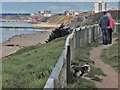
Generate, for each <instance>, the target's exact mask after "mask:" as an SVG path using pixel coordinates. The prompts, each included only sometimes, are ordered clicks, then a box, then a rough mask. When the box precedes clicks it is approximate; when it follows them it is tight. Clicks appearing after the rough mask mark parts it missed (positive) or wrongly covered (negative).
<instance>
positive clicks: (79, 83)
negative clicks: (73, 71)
mask: <svg viewBox="0 0 120 90" xmlns="http://www.w3.org/2000/svg"><path fill="white" fill-rule="evenodd" d="M96 46H98V44H97V43H92V44H91V45H88V46H86V47H81V48H79V49H76V51H75V59H74V60H72V62H71V64H72V65H75V66H77V65H84V64H85V63H89V64H90V65H91V70H90V72H89V73H88V75H87V77H89V78H91V80H87V79H83V78H77V77H74V76H73V79H72V81H71V83H69V84H68V86H67V87H68V88H89V89H90V88H91V89H92V88H96V86H95V83H94V81H101V80H100V79H99V78H97V77H96V75H98V76H99V75H104V76H105V74H104V73H103V72H102V70H101V69H100V68H96V67H94V66H93V64H94V62H93V61H92V60H90V58H89V56H90V50H91V49H92V47H96Z"/></svg>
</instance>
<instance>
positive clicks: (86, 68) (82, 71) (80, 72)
mask: <svg viewBox="0 0 120 90" xmlns="http://www.w3.org/2000/svg"><path fill="white" fill-rule="evenodd" d="M72 72H73V74H74V75H75V76H76V77H83V76H84V75H87V74H88V72H90V65H89V64H84V65H83V66H77V67H72Z"/></svg>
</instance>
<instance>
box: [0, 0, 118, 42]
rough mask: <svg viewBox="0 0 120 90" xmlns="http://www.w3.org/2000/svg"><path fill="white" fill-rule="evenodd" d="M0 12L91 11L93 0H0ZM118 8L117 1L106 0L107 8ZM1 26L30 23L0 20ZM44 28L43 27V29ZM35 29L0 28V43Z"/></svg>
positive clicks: (33, 31)
mask: <svg viewBox="0 0 120 90" xmlns="http://www.w3.org/2000/svg"><path fill="white" fill-rule="evenodd" d="M0 5H2V6H1V7H2V11H1V13H38V11H40V10H50V11H51V13H52V14H58V13H63V12H64V11H65V10H74V11H80V12H86V11H93V10H94V2H2V4H0ZM110 8H118V3H117V2H108V3H107V9H110ZM0 25H2V26H31V24H30V23H23V22H0ZM43 30H44V29H43ZM37 32H38V31H37V30H32V29H31V30H30V29H29V30H27V31H26V30H23V29H21V30H14V29H10V30H3V29H2V28H0V37H1V38H0V43H3V42H5V41H6V40H8V39H9V38H10V37H12V36H14V35H20V34H31V33H37Z"/></svg>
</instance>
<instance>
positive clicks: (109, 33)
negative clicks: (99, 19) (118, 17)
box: [107, 13, 114, 44]
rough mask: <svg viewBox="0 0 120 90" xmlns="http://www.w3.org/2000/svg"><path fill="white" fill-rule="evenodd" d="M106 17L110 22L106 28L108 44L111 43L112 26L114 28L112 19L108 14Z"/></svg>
mask: <svg viewBox="0 0 120 90" xmlns="http://www.w3.org/2000/svg"><path fill="white" fill-rule="evenodd" d="M107 16H108V18H109V21H110V25H109V26H108V43H109V44H111V43H112V31H113V26H114V19H113V18H112V16H111V14H110V13H107Z"/></svg>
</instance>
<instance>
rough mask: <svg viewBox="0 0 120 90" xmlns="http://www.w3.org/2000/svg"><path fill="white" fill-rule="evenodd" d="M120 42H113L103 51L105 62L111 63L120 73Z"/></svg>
mask: <svg viewBox="0 0 120 90" xmlns="http://www.w3.org/2000/svg"><path fill="white" fill-rule="evenodd" d="M118 47H119V45H118V42H117V43H115V44H113V45H112V46H111V47H109V48H108V49H104V50H103V51H102V55H101V57H102V59H103V61H104V62H105V63H107V64H109V65H111V66H112V67H113V68H114V69H115V70H116V71H118V72H119V73H120V71H119V70H120V66H119V62H118V57H120V54H119V53H118Z"/></svg>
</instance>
